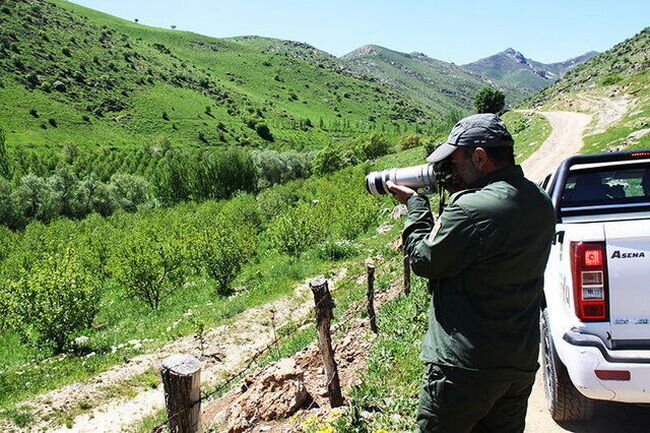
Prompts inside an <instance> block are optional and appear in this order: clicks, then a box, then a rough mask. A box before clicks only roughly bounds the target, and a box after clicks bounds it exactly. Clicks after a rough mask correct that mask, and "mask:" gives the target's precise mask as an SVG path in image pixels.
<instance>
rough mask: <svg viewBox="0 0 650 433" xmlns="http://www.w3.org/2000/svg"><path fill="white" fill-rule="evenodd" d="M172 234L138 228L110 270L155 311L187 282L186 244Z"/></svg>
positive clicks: (112, 259)
mask: <svg viewBox="0 0 650 433" xmlns="http://www.w3.org/2000/svg"><path fill="white" fill-rule="evenodd" d="M168 232H169V228H166V229H165V230H163V227H162V225H161V226H159V227H139V228H136V229H134V230H132V231H131V233H130V235H129V236H128V237H127V238H126V239H124V241H123V242H122V244H121V245H120V246H118V247H117V250H116V254H114V255H113V256H112V257H111V258H110V260H109V268H110V271H111V272H112V273H113V275H115V278H116V279H117V281H118V282H119V283H120V284H121V285H122V286H123V287H124V288H125V289H126V292H127V294H128V295H129V296H131V297H133V298H137V299H140V300H142V301H144V302H145V303H146V304H147V305H149V306H150V307H151V308H152V309H154V310H155V309H157V308H158V306H159V305H160V302H161V301H162V300H163V299H165V298H166V297H167V296H169V295H171V294H172V293H174V292H175V291H176V290H178V289H179V288H180V287H181V286H182V285H183V283H184V281H185V265H186V257H187V256H186V249H185V242H184V241H182V240H181V239H180V238H179V237H178V234H177V233H176V234H174V233H168Z"/></svg>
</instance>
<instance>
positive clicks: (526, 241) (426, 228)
mask: <svg viewBox="0 0 650 433" xmlns="http://www.w3.org/2000/svg"><path fill="white" fill-rule="evenodd" d="M513 144H514V143H513V140H512V137H511V135H510V133H509V132H508V130H507V129H506V126H505V124H504V123H503V122H502V121H501V119H499V118H498V117H497V116H495V115H493V114H478V115H474V116H470V117H466V118H465V119H463V120H461V121H460V122H458V123H457V124H456V125H455V126H454V127H453V129H452V130H451V134H450V135H449V138H448V139H447V142H446V143H445V144H443V145H441V146H439V147H438V148H437V149H436V150H435V151H434V152H433V153H432V154H431V155H430V156H429V157H428V158H427V161H429V162H432V163H437V162H440V161H442V160H445V159H447V158H449V160H450V162H451V167H452V175H453V179H454V180H455V185H452V186H450V187H449V189H451V190H453V191H456V192H454V193H453V194H452V195H451V197H450V199H449V203H448V205H447V206H446V207H445V209H444V211H443V212H442V215H440V219H439V220H438V222H437V223H435V224H434V219H433V216H432V214H431V211H430V209H429V203H428V200H427V198H426V197H424V196H422V195H419V194H417V192H416V191H414V190H412V189H410V188H407V187H404V186H400V185H395V184H394V183H392V182H391V183H390V184H388V187H389V189H390V191H391V192H392V193H393V196H394V197H395V198H396V199H397V200H398V201H400V202H402V203H406V205H407V207H408V211H409V213H408V218H407V221H406V226H405V228H404V232H403V240H404V245H405V248H406V251H407V253H408V255H409V257H410V261H411V267H412V269H413V272H414V273H415V274H417V275H419V276H422V277H426V278H428V279H429V289H430V291H431V294H432V296H431V306H430V308H429V329H428V331H427V334H426V336H425V339H424V344H423V349H422V354H421V358H422V360H423V361H424V363H425V377H424V383H423V386H422V390H421V394H420V406H419V409H418V416H417V422H418V428H419V431H420V432H422V433H432V432H453V433H462V432H470V431H471V432H500V433H504V432H505V433H509V432H522V431H523V430H524V425H525V416H526V406H527V400H528V396H529V395H530V391H531V388H532V386H533V382H534V378H535V371H536V370H537V368H538V364H537V356H538V347H539V327H538V326H539V308H540V306H539V304H540V297H541V294H542V275H543V272H544V268H545V266H546V260H547V258H548V254H549V250H550V246H551V240H552V238H553V236H554V233H555V213H554V211H553V207H552V204H551V201H550V199H549V198H548V196H547V195H546V193H545V192H544V191H543V190H541V189H540V188H539V187H538V186H537V185H535V184H534V183H532V182H530V181H529V180H527V179H526V178H524V175H523V172H522V170H521V167H519V166H517V165H515V164H514V155H513Z"/></svg>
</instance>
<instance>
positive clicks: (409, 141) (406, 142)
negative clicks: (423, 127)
mask: <svg viewBox="0 0 650 433" xmlns="http://www.w3.org/2000/svg"><path fill="white" fill-rule="evenodd" d="M398 144H399V148H400V149H401V150H408V149H413V148H414V147H419V146H422V145H423V144H424V139H423V137H422V135H420V134H404V135H402V136H401V137H400V138H399V143H398Z"/></svg>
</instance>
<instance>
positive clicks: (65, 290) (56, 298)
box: [11, 248, 101, 352]
mask: <svg viewBox="0 0 650 433" xmlns="http://www.w3.org/2000/svg"><path fill="white" fill-rule="evenodd" d="M11 289H12V290H11V291H12V292H13V293H14V295H15V296H17V297H18V299H17V302H16V307H15V309H16V316H17V320H18V323H17V325H18V326H17V329H19V330H21V332H26V333H27V334H28V335H29V334H31V333H30V332H29V331H30V330H33V331H36V334H37V337H36V338H37V340H38V341H39V342H41V343H47V344H53V345H54V348H55V350H56V351H57V352H61V351H62V350H63V348H64V346H65V345H66V344H67V343H68V342H69V340H70V338H71V337H72V336H73V335H74V333H75V332H78V331H80V330H83V329H86V328H88V327H90V325H91V324H92V321H93V319H94V318H95V315H96V314H97V310H98V305H99V299H100V296H101V290H100V286H99V284H98V280H97V279H95V277H94V276H93V275H92V274H91V273H90V272H89V271H88V270H87V269H85V268H84V266H83V264H82V262H81V260H79V258H78V257H77V255H76V254H75V253H74V252H73V251H72V250H71V249H70V248H68V249H66V250H65V251H64V252H62V253H51V254H48V255H47V256H46V257H45V258H44V259H43V260H42V261H39V262H38V263H36V264H35V266H34V267H32V268H31V269H30V271H29V272H28V273H25V275H24V276H23V278H21V279H20V280H18V281H14V282H13V283H12V287H11Z"/></svg>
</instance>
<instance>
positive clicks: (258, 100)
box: [0, 0, 431, 149]
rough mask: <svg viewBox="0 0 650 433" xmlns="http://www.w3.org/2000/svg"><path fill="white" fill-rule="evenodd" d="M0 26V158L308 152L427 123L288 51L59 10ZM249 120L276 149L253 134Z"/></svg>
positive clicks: (378, 92) (277, 45)
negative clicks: (65, 149)
mask: <svg viewBox="0 0 650 433" xmlns="http://www.w3.org/2000/svg"><path fill="white" fill-rule="evenodd" d="M0 21H1V22H2V25H3V30H5V31H4V32H3V33H0V46H1V47H2V50H9V51H11V53H9V51H7V52H4V51H3V53H4V54H6V55H2V56H0V70H1V71H3V75H2V80H0V99H1V100H2V102H3V104H0V125H1V126H2V127H3V129H5V131H6V132H7V143H8V146H9V148H10V149H11V148H16V147H19V148H24V147H27V148H29V147H30V146H36V147H43V146H45V145H55V146H63V145H66V144H75V145H77V146H80V147H83V146H93V145H101V146H132V145H138V146H139V145H155V144H156V142H157V141H159V140H160V139H161V137H166V138H167V139H169V140H170V141H171V142H172V143H173V144H178V145H196V146H205V145H206V144H205V143H204V142H205V141H207V143H208V145H213V146H218V145H243V146H254V147H271V148H275V149H303V148H305V149H310V148H311V149H314V148H318V147H322V146H323V145H325V144H327V143H329V142H331V141H332V140H338V139H340V138H341V137H349V136H352V135H356V134H359V133H361V132H367V131H369V130H385V131H386V132H390V133H393V132H397V133H399V131H396V128H399V130H400V131H405V130H407V129H414V128H415V125H414V124H412V123H411V122H416V121H418V122H425V123H423V124H426V122H428V121H429V120H430V119H431V116H430V115H429V114H428V113H427V112H426V111H425V110H424V107H422V106H421V105H420V104H418V103H417V102H414V101H411V100H409V99H407V98H405V97H403V96H401V95H399V94H398V93H396V92H394V91H392V90H391V89H390V88H388V87H386V86H384V85H382V84H378V83H375V82H373V81H370V80H367V79H361V78H359V77H356V76H353V75H352V74H345V73H341V71H340V70H339V63H338V60H337V59H336V58H335V57H334V56H331V55H328V54H325V53H320V52H318V51H317V50H314V49H312V48H310V47H308V46H303V45H300V44H294V43H290V42H287V41H281V40H276V39H269V38H254V39H251V38H239V39H217V38H211V37H207V36H202V35H198V34H194V33H189V32H184V31H174V30H169V29H160V28H154V27H148V26H145V25H142V24H136V23H134V22H131V21H127V20H123V19H119V18H116V17H112V16H110V15H107V14H103V13H100V12H97V11H93V10H91V9H87V8H84V7H82V6H79V5H76V4H73V3H69V2H66V1H63V0H53V1H51V2H49V1H43V0H30V1H28V2H18V3H9V4H7V5H6V7H3V11H2V12H0ZM57 82H58V83H61V85H62V87H57V85H56V83H57ZM207 107H210V108H207ZM50 119H54V121H55V124H56V126H53V125H51V124H50V123H49V120H50ZM249 119H255V120H256V121H257V122H258V123H265V124H267V125H268V126H269V127H270V128H271V132H272V134H273V136H274V138H275V140H274V141H273V142H270V141H266V140H264V139H262V138H261V137H260V136H258V135H257V133H256V132H255V131H254V130H253V129H251V128H249V127H248V126H246V124H245V123H246V122H247V121H248V120H249ZM307 119H309V123H305V121H306V120H307ZM219 125H223V127H221V129H217V128H218V127H219ZM309 125H311V126H309ZM199 132H201V133H202V137H204V140H203V141H204V142H202V141H201V140H200V139H199Z"/></svg>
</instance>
